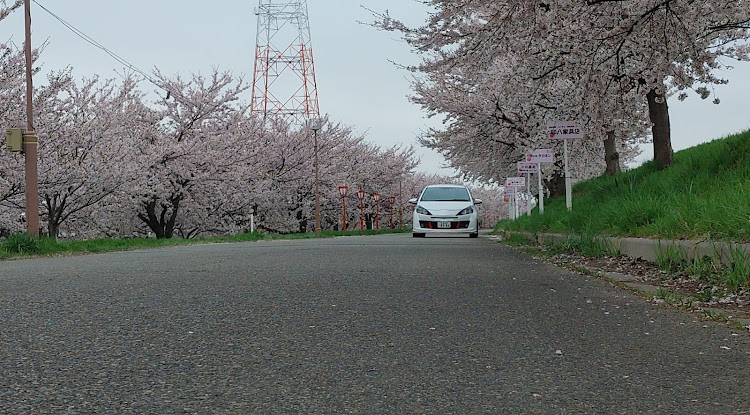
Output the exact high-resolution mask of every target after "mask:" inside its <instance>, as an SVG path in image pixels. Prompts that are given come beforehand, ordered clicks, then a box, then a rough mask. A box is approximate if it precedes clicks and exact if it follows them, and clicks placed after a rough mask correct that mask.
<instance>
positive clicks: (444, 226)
mask: <svg viewBox="0 0 750 415" xmlns="http://www.w3.org/2000/svg"><path fill="white" fill-rule="evenodd" d="M437 225H438V228H440V229H450V228H452V226H451V225H452V222H448V221H440V222H438V223H437Z"/></svg>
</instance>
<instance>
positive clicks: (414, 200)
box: [409, 197, 417, 205]
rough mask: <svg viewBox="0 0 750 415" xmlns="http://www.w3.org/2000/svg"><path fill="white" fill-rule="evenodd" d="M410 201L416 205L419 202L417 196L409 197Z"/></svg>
mask: <svg viewBox="0 0 750 415" xmlns="http://www.w3.org/2000/svg"><path fill="white" fill-rule="evenodd" d="M409 203H411V204H412V205H416V204H417V198H416V197H413V198H411V199H409Z"/></svg>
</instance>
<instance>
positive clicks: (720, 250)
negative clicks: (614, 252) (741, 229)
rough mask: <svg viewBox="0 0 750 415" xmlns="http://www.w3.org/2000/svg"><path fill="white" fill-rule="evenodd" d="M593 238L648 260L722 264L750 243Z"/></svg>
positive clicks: (543, 238) (551, 237) (551, 238)
mask: <svg viewBox="0 0 750 415" xmlns="http://www.w3.org/2000/svg"><path fill="white" fill-rule="evenodd" d="M501 232H502V234H503V236H505V235H507V234H511V233H513V234H520V235H523V236H525V237H526V238H527V239H528V240H530V241H535V242H537V243H538V244H540V245H544V244H546V243H561V242H563V241H565V240H566V239H568V238H569V237H570V236H568V235H561V234H556V233H540V234H534V233H531V232H511V231H501ZM594 240H597V241H602V242H604V243H606V244H610V245H611V246H613V247H615V248H618V249H619V251H620V253H621V254H623V255H627V256H629V257H632V258H639V259H643V260H645V261H649V262H657V260H658V258H660V257H664V256H671V254H676V255H678V256H679V257H680V258H682V259H685V260H688V261H692V260H693V259H695V258H696V257H697V258H704V257H709V258H713V259H718V260H720V261H721V262H722V263H724V264H725V265H729V264H731V263H732V253H733V252H734V253H740V254H743V253H744V255H746V256H747V257H750V244H738V243H726V242H703V241H693V240H672V239H646V238H619V237H609V236H597V237H594Z"/></svg>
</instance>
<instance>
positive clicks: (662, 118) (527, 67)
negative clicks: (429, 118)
mask: <svg viewBox="0 0 750 415" xmlns="http://www.w3.org/2000/svg"><path fill="white" fill-rule="evenodd" d="M429 3H430V4H431V5H433V6H434V9H435V12H434V13H433V14H431V16H430V17H429V19H428V20H427V22H426V24H425V25H424V26H422V27H419V28H409V27H406V26H405V25H403V24H402V23H401V22H399V21H397V20H394V19H392V18H390V16H388V15H387V14H381V15H378V21H377V22H376V24H375V25H376V26H378V27H380V28H382V29H385V30H394V31H399V32H401V33H402V34H403V35H404V38H405V39H406V41H407V42H409V43H410V44H411V45H412V46H413V47H414V49H415V51H417V52H418V53H420V54H421V55H422V56H423V58H424V60H423V62H422V63H421V64H420V65H418V66H417V67H415V68H412V69H413V70H415V71H416V72H420V73H422V74H425V75H426V76H427V80H426V81H417V82H416V87H415V90H416V92H417V94H416V97H415V101H417V102H418V103H420V104H421V105H423V107H425V108H428V109H429V110H432V111H434V112H435V113H438V114H446V115H447V118H446V120H447V122H446V124H447V126H448V128H447V129H446V130H445V131H443V132H442V133H441V134H439V135H438V134H433V135H432V136H431V137H430V136H428V141H427V144H431V145H432V146H433V148H436V149H438V150H440V151H442V152H444V153H445V154H446V155H447V156H448V158H449V160H450V161H451V162H452V163H454V162H455V163H454V165H456V167H458V168H460V169H461V170H462V171H464V172H467V171H468V172H469V173H470V174H471V175H475V177H476V176H479V177H482V178H485V179H486V177H485V175H486V173H485V175H482V174H480V175H477V174H476V173H477V170H476V168H477V167H476V165H477V163H476V162H475V163H471V164H469V161H470V160H461V159H459V158H458V155H462V157H463V158H464V159H467V158H469V157H470V155H472V152H471V150H472V145H473V144H475V143H476V142H482V141H484V143H486V141H487V140H486V139H485V138H483V135H482V134H481V133H482V129H485V130H486V129H487V128H488V126H490V128H492V126H497V127H499V129H500V131H491V132H490V133H489V134H485V135H484V136H485V137H486V136H489V137H498V136H501V137H503V138H504V141H505V144H506V145H505V147H509V148H507V149H503V150H501V151H499V153H500V154H501V155H503V156H504V155H506V154H508V155H514V154H513V150H514V148H515V147H523V145H524V142H523V141H524V139H526V138H527V137H528V136H529V135H532V133H531V131H539V129H540V128H539V127H540V124H542V125H543V121H544V120H549V119H551V118H552V117H560V116H561V115H563V116H569V117H573V116H575V117H579V118H581V119H583V120H584V121H585V123H586V127H587V131H589V134H590V135H592V136H595V137H597V141H598V145H599V144H601V141H599V140H600V139H599V138H598V137H600V136H606V137H607V139H608V140H611V139H612V138H613V135H614V134H613V133H614V132H615V131H621V132H622V134H621V137H622V138H625V139H626V140H628V141H629V143H628V142H626V143H625V144H635V143H637V138H638V137H639V136H640V132H641V131H643V129H644V126H648V125H650V124H653V131H652V136H653V137H654V145H655V153H656V154H657V155H656V162H657V165H659V166H660V167H665V166H667V165H669V163H671V144H670V138H669V128H668V127H669V126H668V112H667V107H666V97H667V96H669V95H670V94H671V93H672V92H673V91H674V90H680V89H687V88H691V87H693V86H694V85H696V84H711V83H722V82H724V81H723V80H721V79H718V78H716V77H715V76H714V75H713V71H714V70H715V69H717V68H720V67H721V66H722V65H721V64H720V61H719V59H720V58H721V57H728V58H732V59H746V57H747V46H746V45H743V44H739V43H738V41H742V40H746V39H747V37H748V30H747V22H748V13H750V12H749V10H750V8H749V7H748V4H747V2H745V1H739V2H731V1H724V0H715V1H707V2H695V1H680V0H667V1H661V0H659V1H657V0H612V1H588V2H580V1H572V0H551V1H546V2H537V1H524V0H521V1H513V2H510V1H493V2H482V1H478V0H468V1H455V0H433V1H430V2H429ZM506 84H507V85H510V87H509V88H503V90H502V95H500V94H498V93H497V92H496V91H497V90H498V88H502V87H503V86H504V85H506ZM493 86H494V88H493ZM697 91H698V92H699V93H701V94H702V95H703V96H704V97H705V96H707V95H708V94H707V93H706V91H707V89H705V88H698V89H697ZM457 96H458V97H460V96H465V98H464V99H460V98H459V99H456V97H457ZM641 97H645V98H646V100H645V101H646V102H645V103H644V102H643V101H640V100H641V99H642V98H641ZM681 97H684V95H681ZM440 101H445V102H440ZM493 104H494V105H493ZM646 104H647V105H648V112H646V111H645V110H646V108H647V107H646ZM646 114H648V116H649V118H650V119H646V118H645V117H644V115H646ZM482 115H484V117H483V116H482ZM493 117H494V119H493ZM644 121H648V122H649V124H645V123H644ZM459 133H463V135H464V136H463V137H462V138H463V139H458V138H456V139H455V140H453V141H452V142H451V141H446V140H447V139H448V138H450V137H453V136H454V135H457V134H459ZM473 137H477V138H473ZM634 139H635V140H634ZM633 140H634V141H635V142H634V141H633ZM458 142H463V143H465V144H464V146H463V147H460V146H454V144H455V143H458ZM508 144H511V145H508ZM581 144H588V143H585V142H582V143H581ZM476 148H485V146H483V145H474V147H473V149H476ZM620 148H621V149H622V150H625V154H620V157H622V156H623V155H624V156H625V157H627V156H628V154H630V153H632V146H630V147H629V148H628V147H627V146H625V147H620ZM612 149H613V146H612V145H611V143H609V145H606V146H604V150H605V151H604V153H605V160H606V161H608V162H610V163H611V162H612V161H613V160H617V159H618V158H617V157H615V156H616V155H615V154H614V152H613V151H612ZM584 150H585V149H584ZM578 151H580V150H578ZM492 153H493V155H495V154H497V152H492ZM607 153H609V154H607ZM493 162H497V160H493ZM470 165H471V167H469V166H470ZM483 170H484V171H486V170H488V169H487V168H484V169H483ZM607 170H610V171H611V169H610V168H609V167H608V169H607ZM479 171H482V170H479Z"/></svg>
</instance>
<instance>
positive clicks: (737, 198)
mask: <svg viewBox="0 0 750 415" xmlns="http://www.w3.org/2000/svg"><path fill="white" fill-rule="evenodd" d="M497 228H498V229H506V230H525V231H532V232H552V233H574V234H579V235H610V236H636V237H646V238H669V239H696V240H723V241H733V242H744V243H747V242H750V131H746V132H744V133H741V134H737V135H734V136H731V137H728V138H724V139H719V140H715V141H712V142H710V143H705V144H702V145H699V146H696V147H692V148H689V149H686V150H682V151H679V152H677V153H675V155H674V164H673V165H672V166H670V167H669V168H667V169H665V170H662V171H659V170H657V169H656V166H655V164H654V163H653V162H648V163H646V164H644V165H643V166H641V167H639V168H636V169H633V170H630V171H627V172H623V173H620V174H617V175H614V176H602V177H598V178H595V179H592V180H588V181H586V182H581V183H578V184H576V185H575V186H574V187H573V211H572V212H568V211H567V210H566V208H565V197H564V196H563V197H559V198H555V199H551V200H545V211H544V215H539V212H538V210H536V211H534V212H533V213H532V215H531V216H523V217H522V218H519V219H518V220H515V221H508V220H505V221H501V222H500V223H498V225H497Z"/></svg>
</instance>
